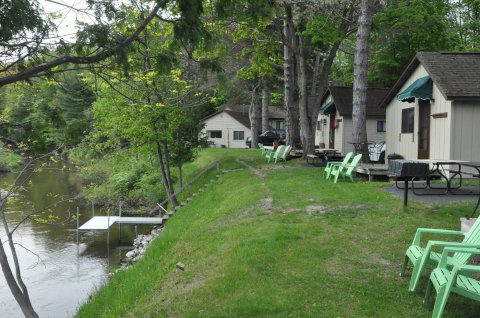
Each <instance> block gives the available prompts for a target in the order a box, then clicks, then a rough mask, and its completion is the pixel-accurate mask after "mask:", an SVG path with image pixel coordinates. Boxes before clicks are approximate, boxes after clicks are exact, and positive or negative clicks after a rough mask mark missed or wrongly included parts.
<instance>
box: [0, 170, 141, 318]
mask: <svg viewBox="0 0 480 318" xmlns="http://www.w3.org/2000/svg"><path fill="white" fill-rule="evenodd" d="M52 168H54V167H52ZM14 178H15V175H14V174H10V173H8V174H5V173H3V174H0V181H1V182H0V187H4V184H5V182H12V180H14ZM30 180H31V184H30V183H26V184H27V186H26V189H25V191H21V192H20V193H16V194H15V195H14V196H13V197H11V198H10V199H9V201H8V208H7V215H8V218H9V222H10V224H11V225H15V224H17V223H18V222H19V221H20V220H22V219H23V217H24V216H25V213H28V212H31V211H32V210H34V209H35V210H37V211H38V210H39V209H42V208H44V207H46V206H49V205H51V204H54V203H55V202H58V201H59V199H60V196H62V195H75V194H77V193H79V192H80V191H81V185H80V184H79V183H78V180H77V177H76V175H75V173H72V172H62V171H61V170H57V169H49V170H43V171H41V172H38V173H36V174H34V175H33V176H32V177H31V178H30ZM77 206H78V207H79V208H80V213H81V217H80V224H83V223H84V222H85V221H86V220H88V218H89V217H90V216H91V215H92V211H91V204H90V203H88V204H85V203H84V202H81V201H80V200H74V201H73V202H65V203H59V204H57V205H56V206H53V207H52V208H51V211H48V214H50V215H53V216H56V218H55V220H54V221H52V222H49V224H42V223H40V222H36V221H34V220H28V221H26V222H25V223H23V225H22V226H21V227H20V228H19V229H18V230H17V231H16V232H15V235H14V240H15V241H16V243H18V244H19V245H17V253H18V254H19V259H20V264H21V267H22V274H23V279H24V282H25V283H26V285H27V288H28V290H29V293H30V298H31V300H32V303H33V306H34V308H35V310H36V311H37V313H38V314H39V316H40V317H55V318H56V317H71V316H73V315H74V314H75V312H76V310H77V308H78V307H79V306H80V305H81V304H82V303H84V302H85V301H86V300H87V299H88V297H89V295H91V294H92V293H93V292H94V291H95V290H96V289H98V288H99V287H100V286H101V285H102V284H104V283H105V282H106V280H107V274H108V272H109V271H111V270H112V268H114V267H116V266H118V261H119V259H120V257H121V255H122V251H124V249H121V248H120V246H129V245H130V246H131V242H132V240H133V234H132V232H134V231H133V228H132V227H125V226H123V227H122V229H121V235H119V232H120V231H119V228H118V226H117V225H114V226H113V227H112V230H111V231H110V244H109V245H107V243H106V242H107V240H106V233H105V232H97V233H81V234H80V244H79V245H77V233H76V221H75V220H74V219H71V218H69V217H68V216H69V213H70V214H71V215H75V214H76V209H77ZM96 214H97V215H100V214H102V213H101V211H97V212H96ZM50 223H55V224H50ZM146 230H148V229H146V228H144V229H143V231H146ZM0 237H1V238H2V240H3V239H4V237H5V235H4V229H3V227H1V226H0ZM120 239H121V241H122V242H120ZM20 244H21V245H20ZM28 250H30V251H31V252H30V251H28ZM32 252H33V253H32ZM0 308H1V309H0V317H23V315H22V313H21V311H20V309H19V308H18V305H17V303H16V302H15V300H14V298H13V296H12V294H11V292H10V290H9V289H8V286H7V284H6V282H5V279H4V277H3V274H2V273H1V272H0Z"/></svg>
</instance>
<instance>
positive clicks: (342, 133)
mask: <svg viewBox="0 0 480 318" xmlns="http://www.w3.org/2000/svg"><path fill="white" fill-rule="evenodd" d="M331 99H332V96H331V95H328V97H327V99H326V102H325V104H326V103H328V102H330V101H331ZM335 119H341V120H342V121H341V122H340V123H339V126H338V128H337V129H336V130H335V143H334V148H335V149H337V150H339V151H340V152H341V153H343V154H345V153H347V152H350V151H353V145H352V144H350V142H351V141H352V132H353V122H352V118H351V117H342V116H340V113H339V112H338V111H337V112H336V113H335ZM323 120H326V125H323V126H321V129H320V130H319V129H317V131H316V132H315V145H320V144H321V143H324V144H325V147H326V148H328V145H329V140H330V127H331V124H332V123H331V122H330V116H329V115H322V114H319V115H318V120H317V121H320V122H321V123H322V124H323ZM377 120H382V119H367V138H368V141H375V142H381V141H385V132H377ZM383 120H385V118H383Z"/></svg>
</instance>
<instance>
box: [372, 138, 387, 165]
mask: <svg viewBox="0 0 480 318" xmlns="http://www.w3.org/2000/svg"><path fill="white" fill-rule="evenodd" d="M386 148H387V145H386V144H385V141H382V142H377V143H372V144H369V145H368V152H369V155H370V161H371V162H374V163H385V149H386Z"/></svg>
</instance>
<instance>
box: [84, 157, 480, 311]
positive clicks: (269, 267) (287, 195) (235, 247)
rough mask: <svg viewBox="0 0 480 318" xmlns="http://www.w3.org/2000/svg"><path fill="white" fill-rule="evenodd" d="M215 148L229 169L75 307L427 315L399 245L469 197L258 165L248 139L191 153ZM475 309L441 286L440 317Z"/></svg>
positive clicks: (451, 224)
mask: <svg viewBox="0 0 480 318" xmlns="http://www.w3.org/2000/svg"><path fill="white" fill-rule="evenodd" d="M220 152H221V153H220ZM224 152H225V154H226V155H225V157H223V159H222V162H221V169H222V170H228V171H229V172H228V173H225V174H222V175H221V176H220V178H218V179H217V181H215V182H214V183H213V184H210V185H209V187H208V188H207V189H206V190H205V191H204V192H202V193H200V194H199V195H198V196H196V197H195V198H194V199H193V200H192V202H191V203H189V204H188V205H187V206H186V207H184V208H182V209H181V210H180V211H179V212H177V213H176V214H175V216H174V217H173V218H172V219H170V220H169V221H168V223H167V224H166V226H165V229H164V231H163V232H162V233H161V235H160V237H159V238H158V239H157V240H156V241H155V242H154V243H153V245H152V246H151V247H150V248H149V250H148V252H147V254H146V256H145V258H144V259H142V260H141V261H140V262H138V263H137V264H135V265H134V266H133V267H132V268H131V269H129V270H128V271H124V272H120V273H118V274H116V275H114V276H113V277H112V279H111V280H110V281H109V283H108V285H107V286H106V287H105V288H102V289H101V290H100V291H99V292H98V293H97V294H96V295H94V296H93V298H92V299H91V301H89V302H88V303H87V304H86V305H84V306H82V308H81V309H80V311H79V313H78V317H428V316H429V315H431V312H430V310H429V308H426V307H424V306H423V305H422V297H421V296H423V294H422V293H423V291H424V289H425V281H426V280H424V281H423V283H422V285H421V288H420V289H419V293H418V294H410V293H408V292H407V285H408V278H401V277H399V275H398V273H399V271H400V267H401V263H402V261H403V257H404V253H405V249H406V248H407V246H408V245H409V244H410V242H411V240H412V238H413V234H414V233H415V229H416V228H417V227H427V226H428V227H440V228H452V229H453V228H455V229H456V228H458V227H459V221H458V218H459V217H460V216H463V215H465V214H468V213H469V212H471V209H472V208H473V206H474V202H472V201H470V202H463V203H458V202H456V203H454V204H455V205H453V204H452V205H444V206H438V205H426V204H423V203H418V202H414V201H410V202H409V208H408V209H403V208H402V198H394V197H392V196H391V195H390V194H388V193H386V192H384V191H382V190H381V188H382V187H383V186H385V185H387V184H385V183H368V182H363V181H359V180H357V181H356V182H355V183H350V182H339V183H337V184H333V183H332V182H329V181H326V180H324V179H323V178H322V177H321V174H322V171H323V169H320V168H311V167H298V166H296V165H295V163H288V164H287V165H276V166H274V165H264V164H263V161H262V158H260V156H259V153H258V151H255V150H237V151H235V150H225V149H223V150H219V149H210V150H206V151H205V152H204V153H202V155H201V156H200V158H199V162H201V161H202V160H205V159H204V158H206V157H210V158H213V157H215V158H216V157H218V155H219V154H223V153H224ZM239 160H240V161H239ZM245 164H248V165H249V166H251V167H253V168H254V169H250V168H247V167H246V166H245ZM189 169H192V170H191V171H194V170H195V169H194V168H193V167H191V168H189ZM177 262H181V263H183V264H185V270H184V271H181V270H179V269H177V268H176V266H175V264H176V263H177ZM479 309H480V308H479V306H478V305H477V304H475V303H474V302H472V301H467V300H465V299H462V298H460V297H450V300H449V305H448V307H447V310H446V313H445V315H444V317H470V316H471V317H473V316H474V315H475V312H478V310H479Z"/></svg>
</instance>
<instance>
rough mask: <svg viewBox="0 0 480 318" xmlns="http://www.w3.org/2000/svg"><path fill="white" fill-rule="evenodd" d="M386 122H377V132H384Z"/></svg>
mask: <svg viewBox="0 0 480 318" xmlns="http://www.w3.org/2000/svg"><path fill="white" fill-rule="evenodd" d="M386 131H387V122H386V121H385V120H377V132H386Z"/></svg>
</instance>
